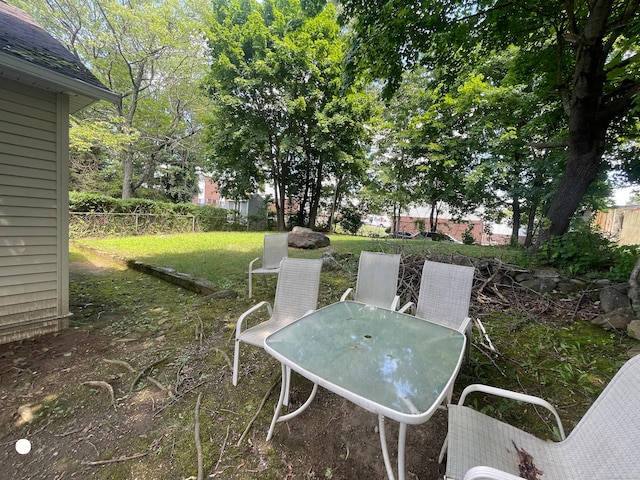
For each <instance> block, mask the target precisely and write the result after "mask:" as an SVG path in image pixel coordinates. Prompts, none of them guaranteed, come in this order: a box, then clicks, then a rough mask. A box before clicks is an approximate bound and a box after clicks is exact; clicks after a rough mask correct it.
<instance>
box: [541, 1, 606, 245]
mask: <svg viewBox="0 0 640 480" xmlns="http://www.w3.org/2000/svg"><path fill="white" fill-rule="evenodd" d="M610 14H611V1H610V0H605V1H596V2H594V3H593V5H592V9H591V14H590V15H589V18H588V20H587V24H586V25H585V27H584V30H583V34H582V35H581V36H580V41H579V42H578V44H577V45H576V48H577V52H576V65H575V68H574V72H573V85H572V90H571V98H570V103H569V112H568V113H569V160H568V162H567V166H566V168H565V171H564V173H563V175H562V179H561V180H560V184H559V185H558V190H557V191H556V194H555V196H554V197H553V200H552V201H551V204H550V206H549V211H548V212H547V219H548V220H549V224H548V226H543V228H542V229H541V230H540V236H539V237H538V244H537V246H538V247H539V246H540V245H542V244H543V243H545V242H546V241H547V240H548V239H549V238H550V237H551V236H561V235H564V233H565V232H566V231H567V230H568V228H569V223H570V221H571V217H572V216H573V214H574V213H575V212H576V210H577V208H578V205H580V202H581V201H582V199H583V197H584V194H585V193H586V191H587V188H588V187H589V185H591V182H593V181H594V180H595V179H596V177H597V176H598V172H599V170H600V165H601V163H602V155H603V153H604V146H605V137H606V133H607V128H608V127H609V124H610V123H611V120H612V119H613V117H614V116H615V113H614V112H605V111H603V110H604V107H603V91H604V83H605V81H606V73H605V70H604V65H605V61H606V53H605V47H604V43H603V36H604V34H605V33H606V30H607V19H608V17H609V15H610Z"/></svg>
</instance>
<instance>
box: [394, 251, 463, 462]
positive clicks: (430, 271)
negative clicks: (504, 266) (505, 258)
mask: <svg viewBox="0 0 640 480" xmlns="http://www.w3.org/2000/svg"><path fill="white" fill-rule="evenodd" d="M475 271H476V269H475V267H467V266H465V265H454V264H451V263H442V262H432V261H430V260H426V261H425V262H424V266H423V267H422V276H421V278H420V291H419V293H418V304H417V305H416V304H414V303H413V302H409V303H406V304H405V305H403V306H402V308H400V310H399V311H400V312H407V311H409V312H410V313H413V314H414V315H415V316H416V317H418V318H422V319H424V320H427V321H429V322H433V323H438V324H440V325H444V326H445V327H449V328H452V329H454V330H458V331H459V332H461V333H463V334H465V335H466V336H467V346H466V356H467V358H469V351H470V348H471V328H472V326H473V324H472V322H471V318H470V317H469V303H470V301H471V289H472V288H473V275H474V273H475ZM452 397H453V385H451V388H450V389H449V391H448V392H447V396H446V398H445V401H444V402H443V404H442V408H446V406H447V405H448V404H449V403H451V399H452ZM443 448H444V447H443ZM442 455H443V453H441V455H440V456H441V457H442Z"/></svg>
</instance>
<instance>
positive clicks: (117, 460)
mask: <svg viewBox="0 0 640 480" xmlns="http://www.w3.org/2000/svg"><path fill="white" fill-rule="evenodd" d="M146 455H149V452H144V453H136V454H135V455H130V456H123V457H118V458H112V459H110V460H96V461H95V462H85V461H84V460H83V461H82V465H91V466H94V465H108V464H110V463H118V462H126V461H127V460H135V459H136V458H140V457H144V456H146Z"/></svg>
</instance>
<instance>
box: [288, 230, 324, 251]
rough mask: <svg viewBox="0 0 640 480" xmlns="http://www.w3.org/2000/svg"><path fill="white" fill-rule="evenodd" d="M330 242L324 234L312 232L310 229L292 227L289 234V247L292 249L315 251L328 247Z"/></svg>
mask: <svg viewBox="0 0 640 480" xmlns="http://www.w3.org/2000/svg"><path fill="white" fill-rule="evenodd" d="M329 245H331V240H329V237H327V236H326V235H325V234H323V233H320V232H314V231H313V230H311V229H310V228H305V227H293V230H292V231H291V232H290V233H289V246H290V247H293V248H305V249H316V248H323V247H328V246H329Z"/></svg>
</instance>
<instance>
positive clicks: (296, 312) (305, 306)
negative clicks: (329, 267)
mask: <svg viewBox="0 0 640 480" xmlns="http://www.w3.org/2000/svg"><path fill="white" fill-rule="evenodd" d="M321 270H322V260H320V259H316V260H312V259H306V258H284V259H283V260H282V263H281V264H280V273H279V274H278V284H277V286H276V298H275V300H274V302H273V315H272V317H271V318H274V319H277V321H278V322H279V323H282V322H284V323H289V322H292V321H294V320H296V319H298V318H300V317H302V316H303V315H304V314H305V313H307V312H308V311H309V310H315V309H316V308H317V306H318V290H319V289H320V272H321Z"/></svg>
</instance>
